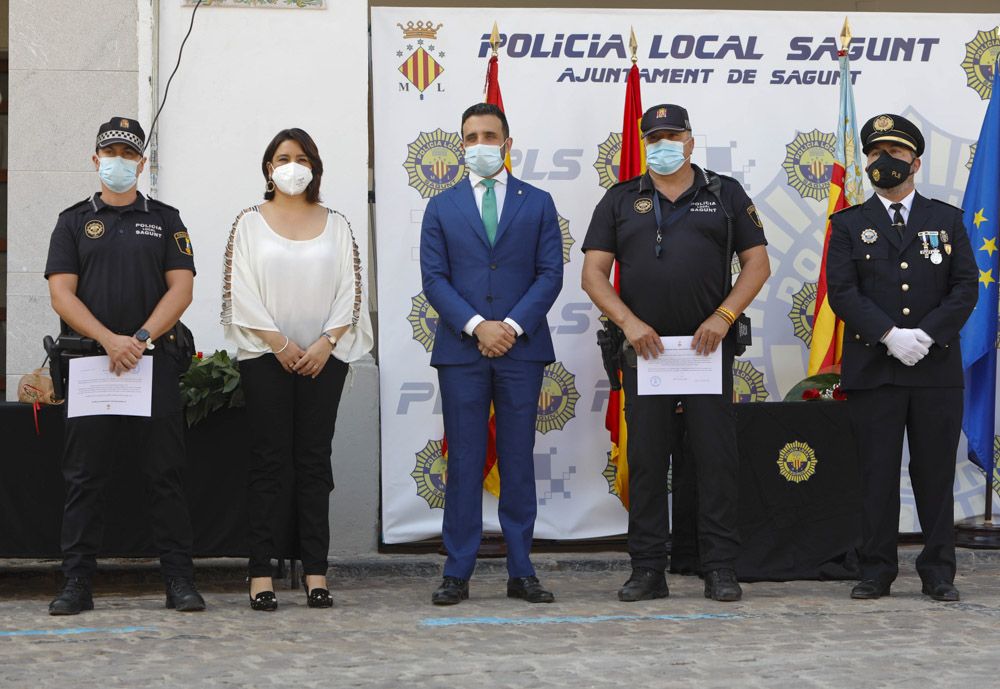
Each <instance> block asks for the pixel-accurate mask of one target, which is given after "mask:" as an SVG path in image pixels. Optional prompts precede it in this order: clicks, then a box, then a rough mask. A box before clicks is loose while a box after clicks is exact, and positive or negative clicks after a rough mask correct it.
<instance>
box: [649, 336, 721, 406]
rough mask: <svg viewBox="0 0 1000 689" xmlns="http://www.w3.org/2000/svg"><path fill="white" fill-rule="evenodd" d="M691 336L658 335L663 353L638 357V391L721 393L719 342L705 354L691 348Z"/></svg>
mask: <svg viewBox="0 0 1000 689" xmlns="http://www.w3.org/2000/svg"><path fill="white" fill-rule="evenodd" d="M692 339H693V338H692V337H661V338H660V341H662V342H663V353H662V354H660V355H659V356H658V357H657V358H655V359H643V358H642V357H638V361H637V363H638V388H639V389H638V392H639V394H640V395H721V394H722V346H721V345H720V346H719V347H718V348H717V349H716V350H715V351H714V352H713V353H711V354H709V355H708V356H705V355H704V354H698V353H697V352H696V351H695V350H693V349H691V340H692Z"/></svg>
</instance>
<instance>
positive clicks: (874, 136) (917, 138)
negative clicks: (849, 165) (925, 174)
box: [861, 113, 924, 158]
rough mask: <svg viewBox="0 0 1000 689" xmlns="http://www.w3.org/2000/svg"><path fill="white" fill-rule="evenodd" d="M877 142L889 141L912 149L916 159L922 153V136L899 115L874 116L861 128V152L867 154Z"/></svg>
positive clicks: (915, 126) (910, 123) (911, 124)
mask: <svg viewBox="0 0 1000 689" xmlns="http://www.w3.org/2000/svg"><path fill="white" fill-rule="evenodd" d="M879 141H890V142H894V143H897V144H902V145H904V146H906V147H907V148H910V149H913V152H914V153H916V154H917V157H918V158H919V157H920V156H922V155H923V153H924V135H923V134H921V133H920V130H919V129H917V125H915V124H913V123H912V122H910V121H909V120H908V119H906V118H905V117H903V116H901V115H892V114H888V113H887V114H883V115H876V116H875V117H873V118H871V119H870V120H868V121H867V122H865V126H864V127H862V128H861V150H862V151H863V152H864V153H865V155H867V154H868V151H870V150H871V148H872V146H874V145H875V144H877V143H878V142H879Z"/></svg>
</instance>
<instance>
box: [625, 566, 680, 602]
mask: <svg viewBox="0 0 1000 689" xmlns="http://www.w3.org/2000/svg"><path fill="white" fill-rule="evenodd" d="M669 595H670V590H669V589H668V588H667V578H666V576H665V575H664V574H663V572H660V571H657V570H655V569H652V568H650V567H633V568H632V576H630V577H629V578H628V581H626V582H625V585H624V586H622V587H621V588H620V589H618V600H620V601H624V602H626V603H634V602H636V601H640V600H653V599H654V598H666V597H667V596H669Z"/></svg>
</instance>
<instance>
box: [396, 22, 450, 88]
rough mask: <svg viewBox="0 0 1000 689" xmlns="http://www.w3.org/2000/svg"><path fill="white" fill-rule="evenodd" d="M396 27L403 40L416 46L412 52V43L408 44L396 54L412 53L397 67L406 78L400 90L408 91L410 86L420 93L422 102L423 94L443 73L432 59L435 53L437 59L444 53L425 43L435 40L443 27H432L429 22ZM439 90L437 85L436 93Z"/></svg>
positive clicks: (400, 55) (442, 68) (409, 23)
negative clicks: (404, 49) (400, 30)
mask: <svg viewBox="0 0 1000 689" xmlns="http://www.w3.org/2000/svg"><path fill="white" fill-rule="evenodd" d="M396 26H398V27H399V28H400V29H402V31H403V38H404V39H406V40H409V41H414V42H415V43H416V45H417V46H418V47H417V48H416V50H414V45H413V43H408V44H407V45H406V51H403V50H399V51H397V52H396V56H397V57H403V55H405V54H406V52H408V51H412V52H411V53H410V56H409V57H407V58H406V59H405V60H404V61H403V64H401V65H400V66H399V73H400V74H402V75H403V76H404V77H405V78H406V81H405V82H404V83H401V84H400V90H401V91H409V90H410V86H411V85H412V86H414V87H415V88H416V89H417V91H419V92H420V100H423V99H424V92H425V91H426V90H427V89H428V87H430V85H431V84H433V83H434V82H435V81H437V79H438V77H440V76H441V75H442V74H443V73H444V67H442V66H441V63H440V62H438V61H437V60H436V59H434V58H435V52H436V53H437V57H438V58H443V57H444V51H443V50H442V51H438V50H437V49H436V48H435V47H434V45H432V44H429V43H427V41H435V40H437V33H438V31H440V30H441V27H442V26H444V25H443V24H438V25H437V26H434V22H431V21H427V22H424V21H416V22H413V21H410V22H406V25H405V26H404V25H403V24H396ZM425 46H426V47H425ZM441 90H442V89H441V86H440V85H438V91H441Z"/></svg>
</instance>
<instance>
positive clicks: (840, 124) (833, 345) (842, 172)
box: [809, 22, 865, 376]
mask: <svg viewBox="0 0 1000 689" xmlns="http://www.w3.org/2000/svg"><path fill="white" fill-rule="evenodd" d="M844 26H845V32H846V30H847V29H846V27H847V22H844ZM847 36H848V41H849V40H850V38H849V36H850V34H847ZM837 54H838V56H839V60H840V114H839V116H838V117H837V152H836V154H835V156H834V161H833V173H832V175H831V177H830V199H829V203H828V205H827V211H826V215H827V221H826V236H825V238H824V239H823V262H822V263H821V264H820V269H819V282H818V283H817V284H816V306H815V311H814V312H813V330H812V342H811V343H810V345H809V375H810V376H814V375H816V374H817V373H820V372H821V371H826V370H827V369H830V368H831V367H833V366H839V365H840V358H841V353H842V351H841V350H842V348H843V345H844V322H843V321H842V320H840V319H839V318H837V316H836V315H835V314H834V313H833V309H831V308H830V300H829V298H828V297H827V290H826V252H827V250H828V249H829V248H830V227H831V224H830V220H829V217H830V216H831V215H833V214H834V213H836V212H837V211H839V210H842V209H844V208H847V207H848V206H855V205H857V204H859V203H864V200H865V198H864V190H863V189H862V186H861V184H862V182H861V181H862V176H861V164H860V162H859V160H858V155H860V153H861V146H860V145H859V144H858V142H859V139H858V128H857V117H856V116H855V114H854V90H853V88H852V87H851V66H850V60H849V58H848V57H847V51H846V50H841V51H840V52H838V53H837Z"/></svg>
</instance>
